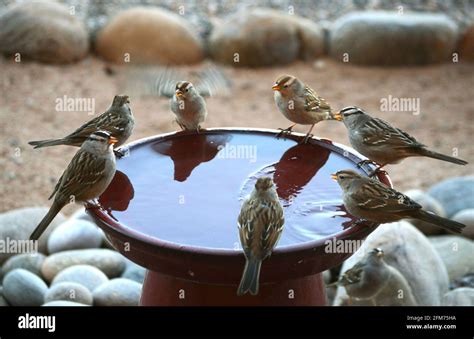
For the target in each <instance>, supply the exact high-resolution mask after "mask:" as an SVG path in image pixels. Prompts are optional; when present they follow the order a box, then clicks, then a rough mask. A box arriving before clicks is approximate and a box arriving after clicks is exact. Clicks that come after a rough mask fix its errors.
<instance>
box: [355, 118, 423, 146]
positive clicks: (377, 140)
mask: <svg viewBox="0 0 474 339" xmlns="http://www.w3.org/2000/svg"><path fill="white" fill-rule="evenodd" d="M359 133H360V134H361V136H362V137H363V143H364V144H366V145H368V146H377V145H379V146H383V145H390V146H391V147H397V148H406V147H423V146H424V145H423V144H421V143H419V142H418V141H417V140H416V139H415V138H414V137H412V136H411V135H409V134H408V133H406V132H404V131H402V130H401V129H399V128H395V127H392V126H391V125H390V124H388V123H387V122H385V121H383V120H381V119H378V118H372V119H370V120H369V121H367V122H366V123H365V124H364V126H362V127H361V128H359Z"/></svg>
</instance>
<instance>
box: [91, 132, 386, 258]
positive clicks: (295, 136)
mask: <svg viewBox="0 0 474 339" xmlns="http://www.w3.org/2000/svg"><path fill="white" fill-rule="evenodd" d="M221 132H234V133H235V132H236V133H254V134H255V133H256V134H264V135H275V136H276V134H277V133H278V132H279V131H278V130H273V129H263V128H239V127H226V128H209V129H203V130H201V132H200V133H201V134H215V133H221ZM195 133H196V132H194V131H177V132H169V133H164V134H158V135H154V136H149V137H145V138H142V139H138V140H136V141H133V142H130V143H128V144H126V145H123V146H122V147H121V149H122V150H125V151H127V150H131V149H133V148H135V147H139V146H141V145H143V144H146V143H150V142H155V141H159V140H166V139H169V138H172V137H175V136H177V137H179V136H186V135H192V134H195ZM304 137H305V134H302V133H298V132H293V133H292V134H291V135H289V136H286V139H291V140H293V141H297V142H299V141H301V140H302V139H303V138H304ZM309 142H310V143H314V144H318V145H320V146H323V147H325V148H328V149H329V150H330V151H332V152H335V153H337V154H340V155H342V156H344V157H345V158H347V159H348V160H350V161H352V162H354V163H359V162H360V161H362V160H365V159H367V158H365V157H364V156H362V155H361V154H360V153H358V152H357V151H355V150H353V149H351V148H350V147H348V146H345V145H342V144H339V143H334V142H333V141H331V140H328V139H320V138H317V137H312V138H310V139H309ZM119 161H120V159H117V162H119ZM361 169H362V170H363V171H364V172H365V173H366V174H368V173H369V172H370V171H371V170H372V169H373V168H372V167H371V166H370V165H368V164H363V165H362V166H361ZM378 179H379V180H380V181H382V182H384V183H385V184H387V185H389V186H390V187H391V186H392V182H391V180H390V178H389V177H388V175H387V174H385V173H384V172H379V173H378ZM86 211H87V213H89V214H92V216H93V217H94V218H96V219H98V220H100V223H98V224H99V226H100V227H101V228H105V227H107V228H109V229H110V230H111V231H112V232H118V233H120V234H121V235H122V236H125V237H131V238H133V239H134V240H135V241H138V242H141V243H143V244H145V245H148V246H153V247H159V248H162V249H166V250H170V251H179V252H181V253H183V252H185V253H187V254H201V255H217V256H226V257H235V258H237V257H241V256H242V255H243V251H242V249H221V248H209V247H199V246H192V245H182V244H179V243H175V242H170V241H166V240H162V239H158V238H155V237H152V236H148V235H146V234H144V233H142V232H139V231H136V230H134V229H133V228H131V227H129V226H127V225H125V224H122V223H120V222H119V221H116V220H114V219H113V218H112V217H111V216H110V215H109V214H108V213H107V212H106V211H104V210H102V209H94V208H92V209H91V208H86ZM237 215H238V211H236V230H237ZM374 226H375V224H371V223H360V224H357V225H354V226H351V227H348V228H346V229H344V230H341V231H339V232H336V233H332V234H330V235H327V236H325V237H322V238H320V239H316V240H311V241H306V242H302V243H299V244H292V245H287V246H282V247H277V248H276V249H275V250H274V251H273V254H272V257H279V256H280V255H284V254H286V253H294V252H299V251H308V250H313V249H315V248H318V247H321V246H323V245H324V244H325V243H326V242H327V241H331V240H332V239H343V238H346V237H349V236H350V235H351V234H358V233H359V232H361V231H363V229H364V228H372V227H374ZM104 231H105V230H104ZM106 233H107V232H106Z"/></svg>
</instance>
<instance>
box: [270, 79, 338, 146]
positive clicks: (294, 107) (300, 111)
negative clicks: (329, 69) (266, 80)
mask: <svg viewBox="0 0 474 339" xmlns="http://www.w3.org/2000/svg"><path fill="white" fill-rule="evenodd" d="M272 89H273V90H274V91H275V92H274V98H275V103H276V104H277V106H278V109H279V110H280V112H281V113H283V115H284V116H285V117H286V118H287V119H288V120H290V121H292V122H294V124H293V125H291V126H290V127H288V128H286V129H281V132H280V133H279V134H278V137H279V136H283V135H285V134H290V133H291V130H292V129H293V127H294V126H295V125H296V124H300V125H311V128H310V129H309V131H308V134H306V137H305V138H304V141H303V142H304V143H306V142H308V139H309V138H310V137H312V134H311V131H312V130H313V127H314V125H316V124H317V123H318V122H320V121H323V120H334V117H333V112H332V109H331V106H330V105H329V104H328V103H327V102H326V100H324V99H323V98H321V97H320V96H319V95H318V94H317V93H316V92H315V91H314V90H313V89H312V88H310V87H308V86H306V85H305V84H304V83H303V82H301V81H300V80H298V79H297V78H296V77H294V76H292V75H282V76H280V77H279V78H278V79H277V80H276V81H275V83H274V84H273V87H272Z"/></svg>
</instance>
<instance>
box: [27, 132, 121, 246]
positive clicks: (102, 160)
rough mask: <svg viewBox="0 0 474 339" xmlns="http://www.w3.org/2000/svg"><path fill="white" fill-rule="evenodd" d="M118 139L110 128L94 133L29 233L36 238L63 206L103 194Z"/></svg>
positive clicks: (110, 173)
mask: <svg viewBox="0 0 474 339" xmlns="http://www.w3.org/2000/svg"><path fill="white" fill-rule="evenodd" d="M117 142H118V140H117V139H116V138H115V137H113V136H111V135H110V133H109V132H106V131H97V132H94V133H92V134H91V135H90V136H89V137H88V138H87V139H86V140H85V141H84V143H83V144H82V146H81V148H80V149H79V151H78V152H77V153H76V155H75V156H74V157H73V158H72V160H71V162H70V163H69V165H68V167H67V168H66V170H65V171H64V173H63V175H62V176H61V178H60V179H59V181H58V183H57V184H56V187H55V188H54V191H53V193H52V194H51V196H50V197H49V199H51V198H52V197H53V196H54V200H53V204H52V206H51V208H50V209H49V211H48V213H47V214H46V216H45V217H44V218H43V220H41V222H40V223H39V225H38V226H37V227H36V228H35V230H34V231H33V233H32V234H31V236H30V240H37V239H38V238H39V237H40V236H41V234H43V232H44V231H45V230H46V228H47V227H48V225H49V224H50V223H51V221H52V220H53V219H54V217H55V216H56V215H57V214H58V213H59V211H61V209H62V208H63V207H64V206H65V205H67V204H69V203H70V202H72V201H81V202H85V201H87V200H90V199H94V198H97V197H98V196H100V195H101V194H102V193H103V192H104V191H105V189H106V188H107V186H109V184H110V182H111V181H112V178H113V177H114V174H115V155H114V152H113V145H114V144H115V143H117Z"/></svg>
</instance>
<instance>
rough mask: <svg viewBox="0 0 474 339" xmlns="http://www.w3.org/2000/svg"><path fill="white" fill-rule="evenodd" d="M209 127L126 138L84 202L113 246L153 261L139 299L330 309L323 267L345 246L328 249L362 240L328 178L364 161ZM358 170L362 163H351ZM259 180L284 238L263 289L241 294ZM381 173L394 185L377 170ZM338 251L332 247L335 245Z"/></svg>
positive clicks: (321, 143) (348, 152)
mask: <svg viewBox="0 0 474 339" xmlns="http://www.w3.org/2000/svg"><path fill="white" fill-rule="evenodd" d="M276 133H277V131H273V130H261V129H259V130H256V129H231V128H227V129H208V130H203V131H201V132H200V134H196V133H190V132H178V133H170V134H164V135H159V136H154V137H150V138H146V139H142V140H139V141H136V142H134V143H131V144H129V145H128V147H129V154H128V155H126V156H125V157H123V158H121V159H118V161H117V173H116V175H115V178H114V180H113V181H112V183H111V184H110V186H109V188H108V189H107V191H106V192H104V194H103V195H102V196H101V197H100V198H99V201H100V203H101V205H102V206H103V207H104V209H90V210H88V212H89V213H90V214H91V215H92V216H93V218H94V219H95V221H96V222H97V224H98V225H99V226H100V227H101V228H102V229H103V230H104V232H105V234H106V235H107V238H108V239H109V240H110V242H111V243H112V245H113V246H114V247H115V248H116V249H117V250H118V251H120V252H121V253H122V254H123V255H125V256H126V257H128V258H129V259H131V260H132V261H134V262H136V263H137V264H139V265H141V266H144V267H146V268H147V269H148V271H147V274H146V278H145V282H144V285H143V291H142V297H141V305H144V306H148V305H160V306H168V305H169V306H176V305H183V306H211V305H216V306H234V305H242V306H244V305H246V306H257V305H259V306H269V305H281V306H293V305H294V306H302V305H308V306H310V305H312V306H314V305H325V304H326V295H325V288H324V284H323V280H322V274H321V272H322V271H324V270H326V269H328V268H331V267H333V266H336V265H338V264H340V263H341V262H342V261H343V260H345V259H346V258H347V257H349V256H350V255H351V254H352V253H351V252H347V251H341V250H340V249H341V248H343V246H339V247H337V246H335V245H337V244H340V241H343V240H360V239H363V238H365V237H366V236H367V235H368V234H369V233H370V232H371V231H373V229H374V228H375V225H364V224H354V221H355V220H354V218H353V217H352V216H350V215H348V214H347V212H346V211H345V209H344V206H343V204H342V199H341V191H340V188H339V186H338V184H337V183H336V182H334V181H333V180H332V179H331V177H330V174H331V173H334V172H336V171H337V170H341V169H348V168H351V169H355V168H356V164H357V163H358V162H359V161H360V160H362V158H361V157H360V156H359V155H356V154H355V152H354V151H353V150H352V149H350V148H348V147H345V146H342V145H337V144H334V143H332V142H331V141H329V140H320V139H316V138H313V139H311V140H310V141H309V142H308V144H299V143H298V142H300V141H301V140H302V138H303V135H301V134H297V133H295V134H294V135H291V136H290V137H289V138H287V139H277V138H276V137H275V135H276ZM358 170H359V171H361V172H363V173H367V172H368V171H370V170H371V168H370V167H369V166H362V169H358ZM260 176H270V177H272V178H273V180H274V182H275V185H276V188H277V192H278V196H279V198H280V201H281V203H282V205H283V208H284V211H285V226H284V229H283V233H282V237H281V239H280V241H279V243H278V245H277V247H276V249H275V250H274V251H273V254H272V256H271V257H270V258H268V259H266V260H265V261H264V262H263V265H262V271H261V275H260V293H259V295H258V296H251V295H245V296H240V297H239V296H237V294H236V291H237V286H238V284H239V282H240V278H241V274H242V271H243V267H244V264H245V258H244V255H243V252H242V250H241V247H240V242H239V236H238V229H237V216H238V214H239V211H240V206H241V203H242V200H243V199H244V198H245V197H246V196H247V195H248V194H249V193H250V192H251V191H252V189H253V185H254V183H255V180H256V179H257V178H258V177H260ZM379 179H380V180H382V181H384V182H385V183H386V184H388V185H390V184H391V183H390V179H389V178H388V177H387V176H385V175H384V174H380V175H379ZM338 249H339V250H338Z"/></svg>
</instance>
